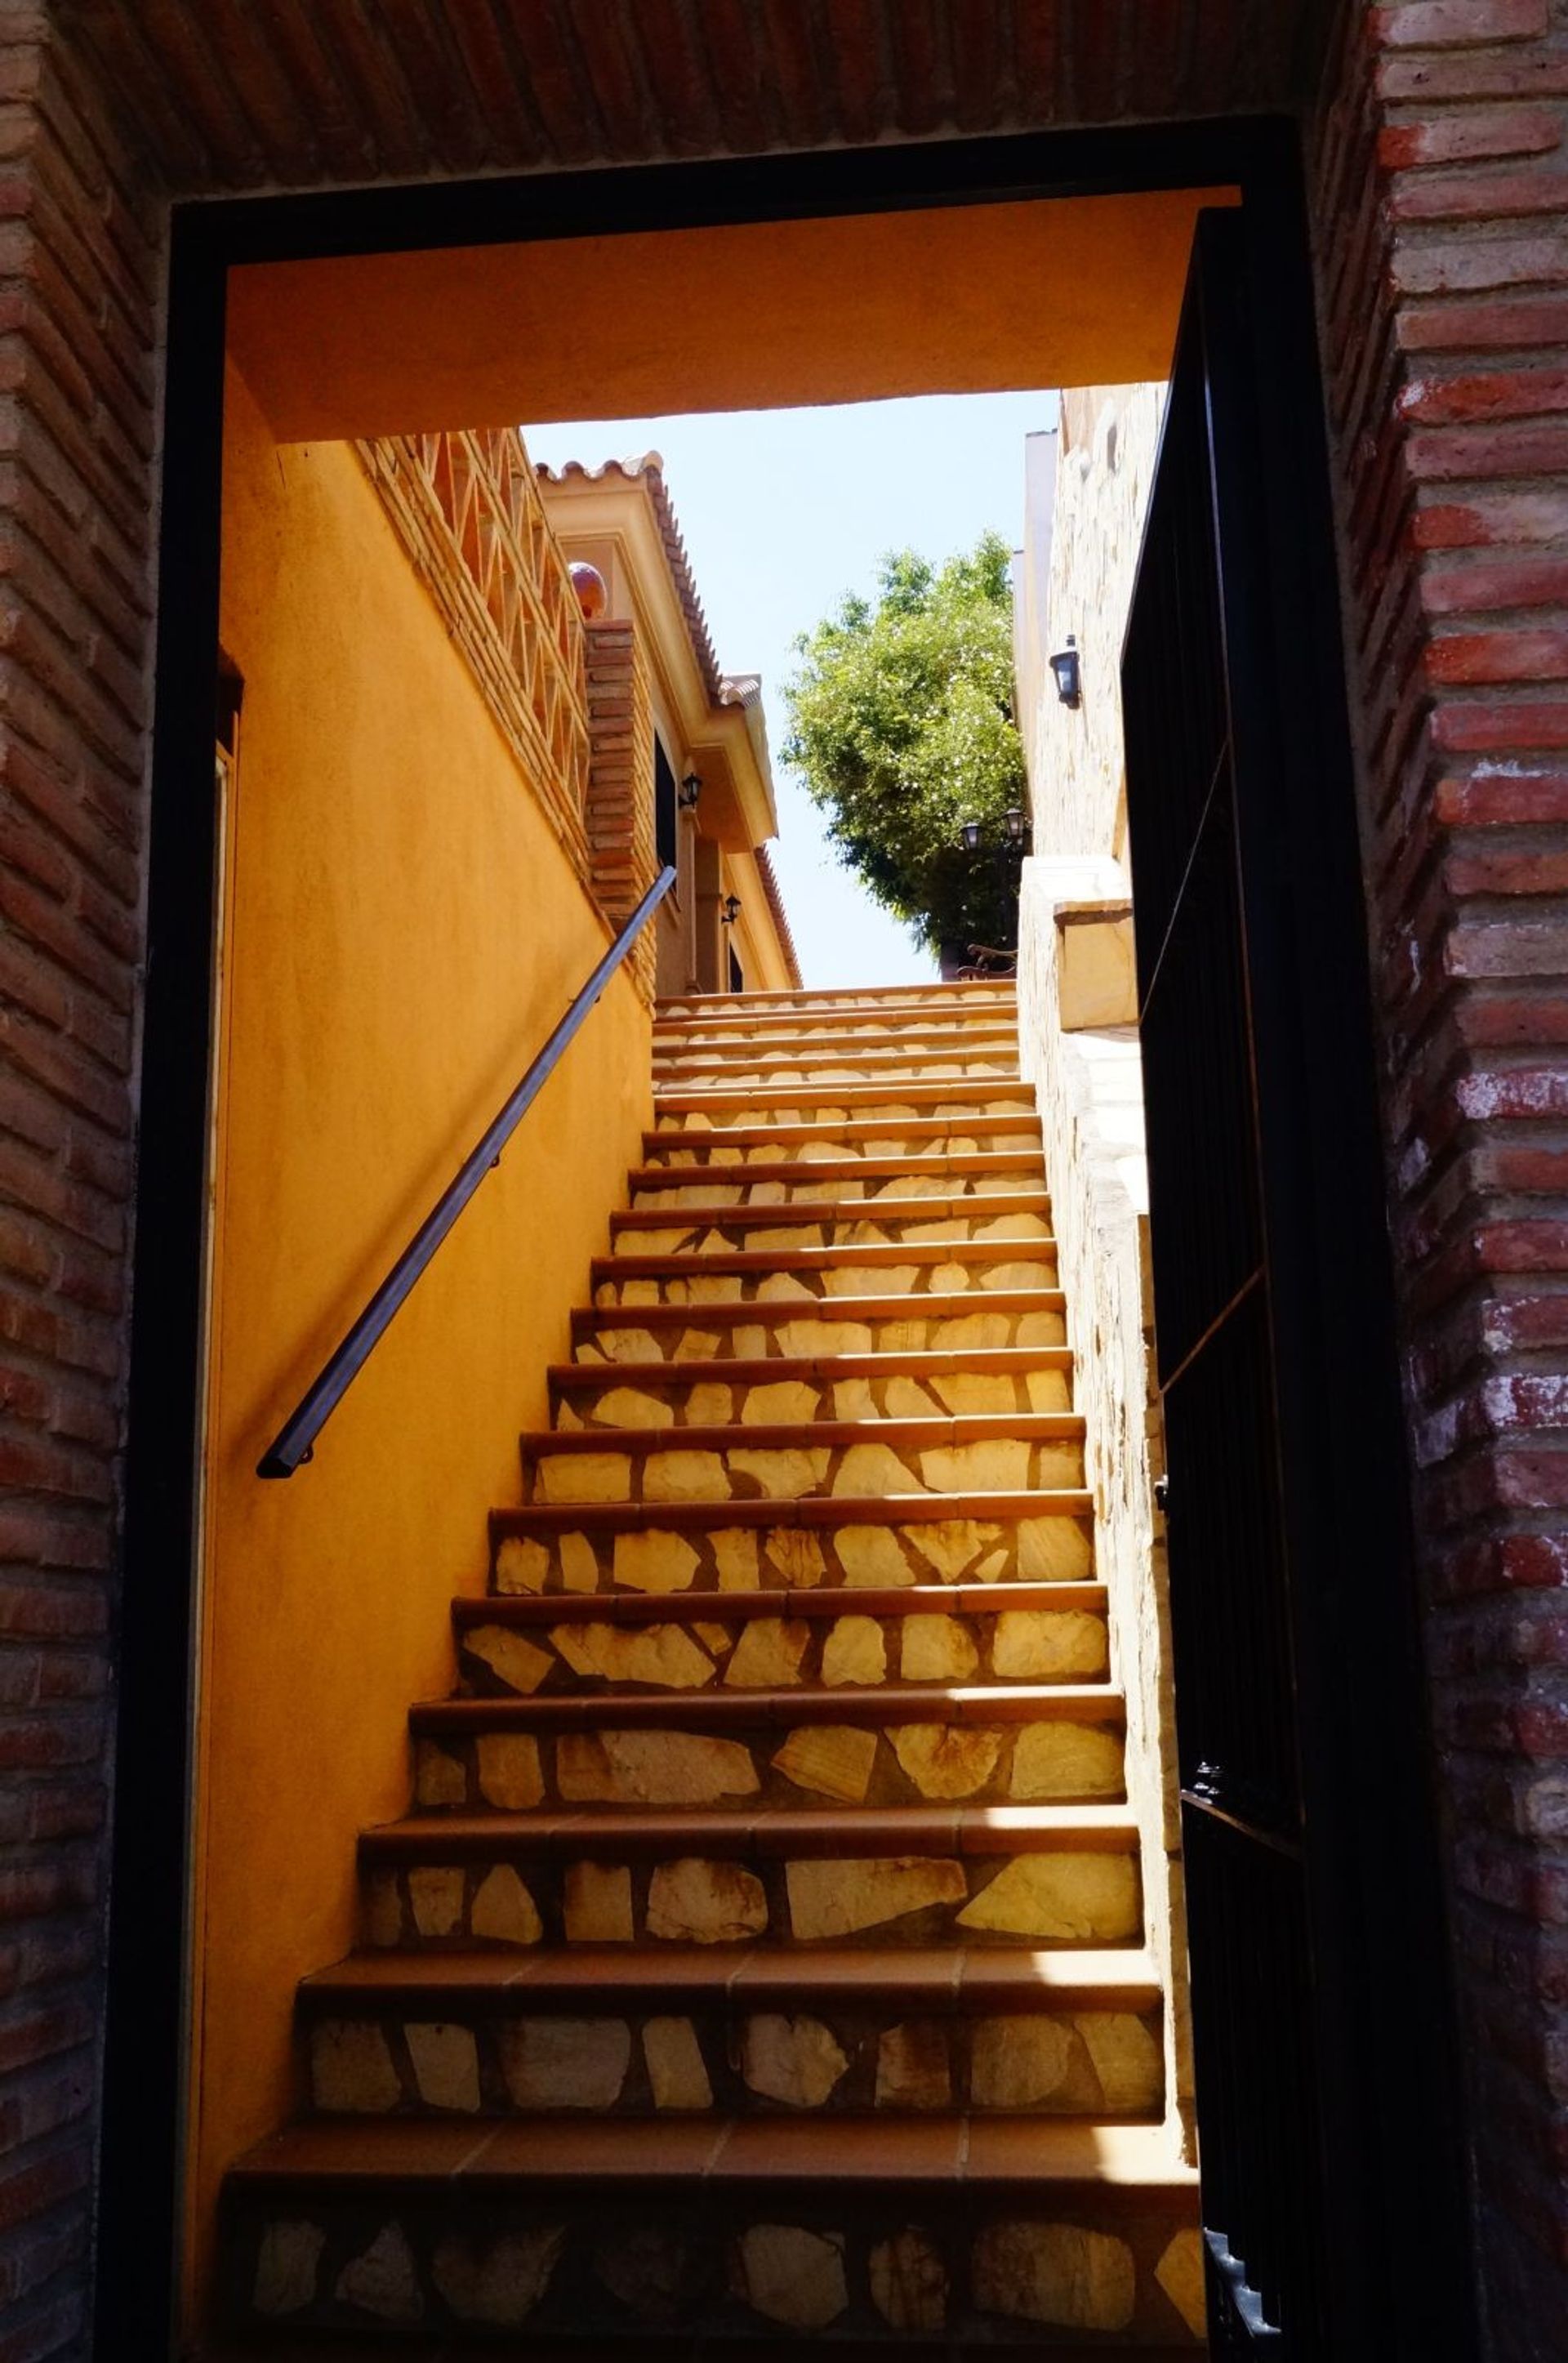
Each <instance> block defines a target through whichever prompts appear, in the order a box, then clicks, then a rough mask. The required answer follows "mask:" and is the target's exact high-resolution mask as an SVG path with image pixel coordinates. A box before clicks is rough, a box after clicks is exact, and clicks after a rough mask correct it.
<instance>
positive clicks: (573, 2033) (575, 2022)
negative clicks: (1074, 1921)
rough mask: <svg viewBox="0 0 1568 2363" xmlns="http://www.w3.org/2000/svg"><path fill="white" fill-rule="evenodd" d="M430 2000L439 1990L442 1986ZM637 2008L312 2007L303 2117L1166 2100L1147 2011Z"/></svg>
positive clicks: (1055, 2106)
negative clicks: (307, 2108)
mask: <svg viewBox="0 0 1568 2363" xmlns="http://www.w3.org/2000/svg"><path fill="white" fill-rule="evenodd" d="M437 1991H439V1990H438V1989H437ZM681 2005H682V1998H681V1997H680V1996H679V1994H677V1995H676V1996H674V1997H661V1996H659V1995H658V1994H657V1992H655V1993H654V1994H653V1995H651V1996H650V1995H638V1996H636V1997H635V2000H630V2001H627V2002H623V2004H622V2005H621V2006H620V2007H615V2006H614V2005H613V2002H612V2006H611V2007H609V2008H606V2007H605V2006H604V2004H603V2003H602V2002H597V2001H596V1998H595V1995H594V1992H593V1990H592V1988H591V1987H589V1988H585V1989H584V1990H583V1991H581V1992H580V1993H579V1994H578V1995H577V1996H576V1997H574V1999H573V2000H572V2001H571V2002H570V2003H569V2006H567V2007H566V2008H555V2009H551V2010H548V2011H536V2010H532V2009H530V2008H528V2007H527V2005H526V2000H525V1999H524V2000H523V2001H521V2002H519V2001H509V2002H507V2003H506V2004H504V2005H502V2006H497V2005H494V2004H492V2005H491V2006H490V2007H488V2008H486V2007H484V2006H482V2005H481V2006H476V2005H475V2004H474V2003H473V2002H463V2001H462V2000H460V1999H459V2002H458V2008H457V2009H456V2010H453V2009H452V2008H450V2007H449V2006H448V2005H447V2004H445V2003H443V2005H442V2006H441V2008H440V2009H439V2013H438V2014H437V2015H436V2016H432V2015H431V2014H430V2013H429V2011H428V2010H427V2009H425V2008H422V2007H421V2005H420V1998H419V1996H418V1994H417V1993H414V1994H413V1995H409V1996H406V1997H404V1999H403V2007H402V2009H401V2010H400V2011H399V2012H398V2013H397V2014H388V2013H386V2012H377V2013H374V2014H370V2013H366V2012H363V2011H360V2012H357V2013H353V2012H349V2011H348V2010H343V2009H337V2010H317V2009H315V2008H313V2009H312V2012H311V2014H310V2020H309V2025H308V2027H307V2030H306V2034H307V2042H308V2049H309V2058H310V2072H311V2092H312V2100H313V2102H314V2104H315V2107H316V2108H318V2109H320V2110H322V2111H324V2112H326V2113H328V2114H331V2115H335V2116H336V2115H346V2116H387V2115H392V2114H393V2113H401V2114H405V2115H422V2116H423V2115H454V2116H469V2115H477V2114H479V2113H480V2112H483V2113H485V2114H487V2115H493V2116H506V2115H513V2114H527V2115H532V2114H534V2113H547V2114H549V2113H557V2112H560V2113H589V2114H593V2115H619V2116H631V2117H642V2116H652V2115H655V2114H660V2113H668V2112H679V2113H686V2114H690V2113H699V2112H702V2111H707V2110H710V2109H716V2110H721V2111H723V2113H725V2114H727V2115H734V2116H766V2115H768V2114H770V2113H776V2112H782V2111H789V2112H791V2113H797V2112H799V2113H805V2112H809V2113H813V2114H819V2113H820V2114H823V2115H832V2114H834V2113H838V2114H847V2113H855V2114H862V2113H878V2112H882V2113H892V2114H907V2113H913V2112H916V2111H928V2110H934V2109H953V2108H961V2109H969V2110H973V2111H975V2112H977V2113H985V2114H991V2113H997V2114H1012V2113H1029V2114H1030V2115H1041V2116H1069V2117H1081V2116H1093V2117H1116V2118H1125V2117H1137V2118H1147V2117H1149V2116H1151V2115H1154V2114H1157V2113H1158V2112H1159V2110H1160V2108H1161V2106H1162V2103H1163V2101H1164V2097H1165V2075H1164V2060H1163V2057H1162V2053H1161V2047H1160V2014H1159V2012H1158V2010H1157V2009H1156V2010H1153V2011H1145V2012H1141V2013H1140V2012H1135V2011H1107V2010H1057V2011H1031V2012H1007V2013H993V2014H979V2015H977V2016H975V2017H959V2016H957V2015H956V2014H952V2013H944V2014H931V2013H922V2012H920V2011H913V2012H911V2011H910V2010H908V2009H907V2008H900V2007H898V2006H897V2004H896V2003H894V2004H891V2005H889V2003H883V2004H882V2005H881V2007H880V2008H878V2007H877V2006H876V2005H875V2001H874V1998H872V1999H871V2000H869V2001H863V2002H861V2003H860V2004H859V2005H858V2006H846V2005H845V2004H842V2003H834V2004H830V2005H826V2006H824V2005H823V2004H820V2003H818V2002H810V2003H808V2002H800V2003H794V2002H788V2003H786V2006H785V2007H783V2008H778V2007H775V2008H770V2009H759V2008H747V2007H745V2005H744V2004H743V2003H738V2002H737V2003H728V2002H725V2001H724V2000H723V1998H722V1997H721V1998H720V1999H719V2000H717V2001H715V2002H709V2003H708V2004H707V2005H706V2006H705V2007H697V2008H693V2007H690V2006H687V2007H682V2006H681Z"/></svg>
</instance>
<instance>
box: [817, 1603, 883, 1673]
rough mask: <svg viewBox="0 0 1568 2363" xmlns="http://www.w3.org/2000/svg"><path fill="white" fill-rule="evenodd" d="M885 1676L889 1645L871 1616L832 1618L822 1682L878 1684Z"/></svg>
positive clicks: (825, 1647)
mask: <svg viewBox="0 0 1568 2363" xmlns="http://www.w3.org/2000/svg"><path fill="white" fill-rule="evenodd" d="M887 1672H888V1644H887V1641H886V1640H885V1638H884V1637H883V1633H882V1627H881V1626H880V1625H878V1622H877V1620H876V1618H875V1617H874V1616H839V1617H835V1618H834V1623H833V1625H832V1627H831V1629H830V1631H829V1633H828V1636H827V1638H826V1640H825V1641H824V1642H823V1660H822V1674H823V1681H824V1682H825V1683H826V1684H827V1685H828V1686H829V1687H830V1688H836V1687H837V1686H838V1685H839V1684H840V1683H864V1684H871V1683H875V1682H880V1681H884V1680H885V1679H886V1677H887Z"/></svg>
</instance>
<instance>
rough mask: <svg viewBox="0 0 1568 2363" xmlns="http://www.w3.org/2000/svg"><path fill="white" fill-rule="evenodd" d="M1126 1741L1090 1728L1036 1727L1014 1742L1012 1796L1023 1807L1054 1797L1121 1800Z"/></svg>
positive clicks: (1065, 1725)
mask: <svg viewBox="0 0 1568 2363" xmlns="http://www.w3.org/2000/svg"><path fill="white" fill-rule="evenodd" d="M1125 1780H1126V1774H1125V1770H1124V1768H1123V1763H1122V1751H1121V1734H1120V1733H1119V1732H1115V1731H1101V1730H1100V1729H1099V1727H1098V1726H1097V1725H1093V1724H1087V1723H1032V1724H1028V1725H1025V1727H1024V1729H1023V1730H1022V1731H1021V1732H1020V1733H1019V1735H1018V1737H1017V1738H1016V1740H1015V1741H1014V1742H1013V1749H1012V1771H1011V1774H1010V1779H1009V1782H1008V1794H1009V1795H1010V1797H1014V1798H1016V1799H1017V1800H1018V1802H1019V1803H1021V1804H1027V1803H1031V1802H1032V1801H1043V1800H1045V1799H1047V1798H1051V1797H1120V1796H1121V1792H1122V1788H1123V1786H1124V1783H1125Z"/></svg>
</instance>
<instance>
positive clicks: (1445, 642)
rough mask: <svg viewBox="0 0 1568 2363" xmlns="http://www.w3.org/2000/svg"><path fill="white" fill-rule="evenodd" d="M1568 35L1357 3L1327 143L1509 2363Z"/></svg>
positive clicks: (1546, 1397) (1541, 1960) (1435, 1639)
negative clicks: (1372, 7)
mask: <svg viewBox="0 0 1568 2363" xmlns="http://www.w3.org/2000/svg"><path fill="white" fill-rule="evenodd" d="M1565 35H1568V19H1565V16H1564V12H1563V10H1562V7H1561V6H1557V7H1552V6H1549V5H1548V0H1404V5H1397V6H1387V7H1381V8H1375V9H1370V10H1368V9H1365V8H1364V7H1362V6H1353V7H1352V8H1351V9H1350V10H1349V11H1348V12H1347V17H1346V24H1345V28H1344V34H1343V39H1342V43H1341V45H1340V49H1339V51H1338V54H1337V57H1336V61H1335V67H1334V72H1333V78H1332V81H1331V84H1330V92H1331V97H1330V103H1329V104H1328V105H1327V106H1326V108H1325V111H1324V114H1323V116H1322V119H1321V121H1320V125H1319V126H1318V129H1317V138H1316V154H1315V159H1314V179H1315V188H1314V210H1315V213H1316V216H1317V239H1318V246H1319V266H1320V290H1321V301H1322V306H1323V314H1324V327H1325V341H1326V347H1327V351H1328V357H1329V375H1330V408H1331V427H1332V431H1333V435H1334V438H1335V441H1336V446H1337V452H1338V464H1339V471H1340V491H1341V497H1342V532H1343V537H1344V564H1345V571H1346V574H1347V578H1348V581H1349V582H1350V584H1351V585H1352V596H1351V606H1350V627H1351V632H1352V637H1353V660H1352V667H1353V689H1354V690H1355V691H1356V692H1357V693H1358V694H1357V704H1358V706H1359V719H1360V723H1361V728H1362V737H1363V746H1362V753H1363V760H1364V778H1365V803H1364V829H1365V847H1366V860H1367V869H1368V887H1369V895H1370V900H1371V908H1372V925H1373V936H1374V960H1375V986H1376V991H1377V994H1378V999H1379V1004H1380V1011H1381V1021H1382V1029H1383V1039H1382V1045H1381V1049H1382V1058H1383V1069H1384V1082H1383V1089H1384V1096H1385V1106H1386V1124H1387V1132H1388V1147H1389V1154H1390V1162H1391V1172H1392V1209H1391V1213H1392V1224H1393V1233H1394V1239H1395V1246H1396V1252H1397V1259H1398V1266H1399V1271H1400V1278H1401V1289H1402V1298H1403V1310H1404V1318H1405V1323H1406V1331H1405V1339H1404V1350H1405V1377H1406V1385H1407V1391H1408V1403H1409V1406H1410V1421H1411V1428H1412V1432H1413V1435H1414V1437H1415V1439H1416V1455H1417V1463H1418V1473H1417V1492H1416V1514H1417V1520H1418V1526H1419V1548H1420V1554H1421V1559H1422V1564H1423V1570H1424V1576H1425V1581H1426V1585H1427V1592H1428V1603H1429V1605H1428V1632H1429V1657H1430V1670H1431V1677H1432V1696H1433V1702H1434V1724H1435V1737H1436V1744H1437V1747H1438V1750H1439V1755H1440V1772H1439V1792H1440V1797H1441V1803H1442V1807H1443V1811H1444V1816H1445V1835H1446V1852H1447V1861H1448V1869H1449V1875H1450V1880H1451V1883H1452V1914H1453V1925H1454V1934H1455V1945H1456V1957H1457V1964H1458V1978H1459V1984H1460V2002H1461V2007H1462V2011H1463V2040H1464V2045H1465V2053H1466V2069H1467V2073H1468V2075H1469V2079H1470V2088H1471V2089H1470V2104H1471V2111H1472V2122H1473V2127H1474V2137H1475V2151H1476V2171H1477V2182H1478V2203H1479V2209H1480V2227H1481V2241H1482V2250H1483V2258H1484V2273H1485V2280H1486V2284H1487V2290H1488V2296H1489V2302H1490V2311H1491V2323H1490V2335H1491V2337H1492V2340H1493V2343H1494V2352H1495V2353H1496V2356H1498V2357H1508V2358H1510V2363H1514V2358H1523V2357H1531V2358H1537V2357H1540V2358H1544V2357H1547V2356H1549V2355H1551V2356H1552V2357H1561V2356H1562V2352H1563V2343H1564V2339H1565V2338H1568V2328H1565V2325H1568V1592H1565V1591H1564V1585H1565V1584H1568V1533H1565V1532H1564V1512H1565V1509H1568V902H1565V901H1564V896H1565V894H1568V826H1565V825H1568V472H1565V471H1568V145H1565V144H1564V133H1565V131H1568V38H1565ZM1376 2006H1377V2007H1379V2008H1395V2009H1397V2006H1398V1997H1397V1995H1388V1996H1385V1997H1383V1998H1382V1999H1381V2000H1380V2002H1378V2003H1377V2005H1376Z"/></svg>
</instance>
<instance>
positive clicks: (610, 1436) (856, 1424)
mask: <svg viewBox="0 0 1568 2363" xmlns="http://www.w3.org/2000/svg"><path fill="white" fill-rule="evenodd" d="M668 1367H669V1368H670V1369H671V1370H679V1368H680V1365H679V1363H678V1362H676V1363H671V1364H670V1365H669V1366H668ZM1083 1434H1084V1418H1083V1414H1082V1413H1081V1412H1076V1411H967V1412H951V1413H944V1414H942V1415H941V1416H939V1417H937V1418H933V1419H823V1420H809V1421H808V1420H796V1421H785V1420H780V1421H770V1422H768V1423H767V1424H766V1425H764V1423H763V1422H761V1421H757V1422H756V1424H755V1425H754V1426H748V1425H744V1424H743V1423H741V1422H740V1421H731V1422H730V1423H729V1424H728V1425H727V1426H722V1427H673V1426H671V1427H543V1428H526V1429H525V1431H524V1434H523V1437H522V1445H523V1449H524V1451H525V1453H528V1454H530V1455H532V1454H534V1453H546V1452H578V1453H583V1452H629V1453H632V1454H636V1453H641V1452H665V1451H669V1450H671V1449H679V1450H681V1451H686V1452H704V1451H711V1452H734V1451H743V1450H745V1449H746V1448H748V1447H749V1448H755V1449H756V1450H757V1451H763V1452H772V1451H785V1452H787V1451H790V1450H791V1449H793V1448H799V1449H800V1450H801V1451H802V1452H808V1451H810V1450H811V1449H812V1447H813V1446H820V1445H824V1444H862V1443H872V1444H887V1445H891V1446H892V1447H893V1448H895V1450H896V1449H897V1448H898V1447H899V1446H900V1444H909V1445H922V1444H983V1443H986V1442H988V1441H989V1440H990V1439H992V1438H994V1437H1013V1438H1023V1437H1027V1438H1028V1439H1029V1440H1030V1441H1031V1442H1033V1443H1037V1444H1038V1443H1064V1442H1065V1443H1072V1444H1077V1443H1079V1442H1081V1441H1082V1438H1083ZM672 1438H679V1445H678V1446H674V1445H672V1442H671V1439H672Z"/></svg>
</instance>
